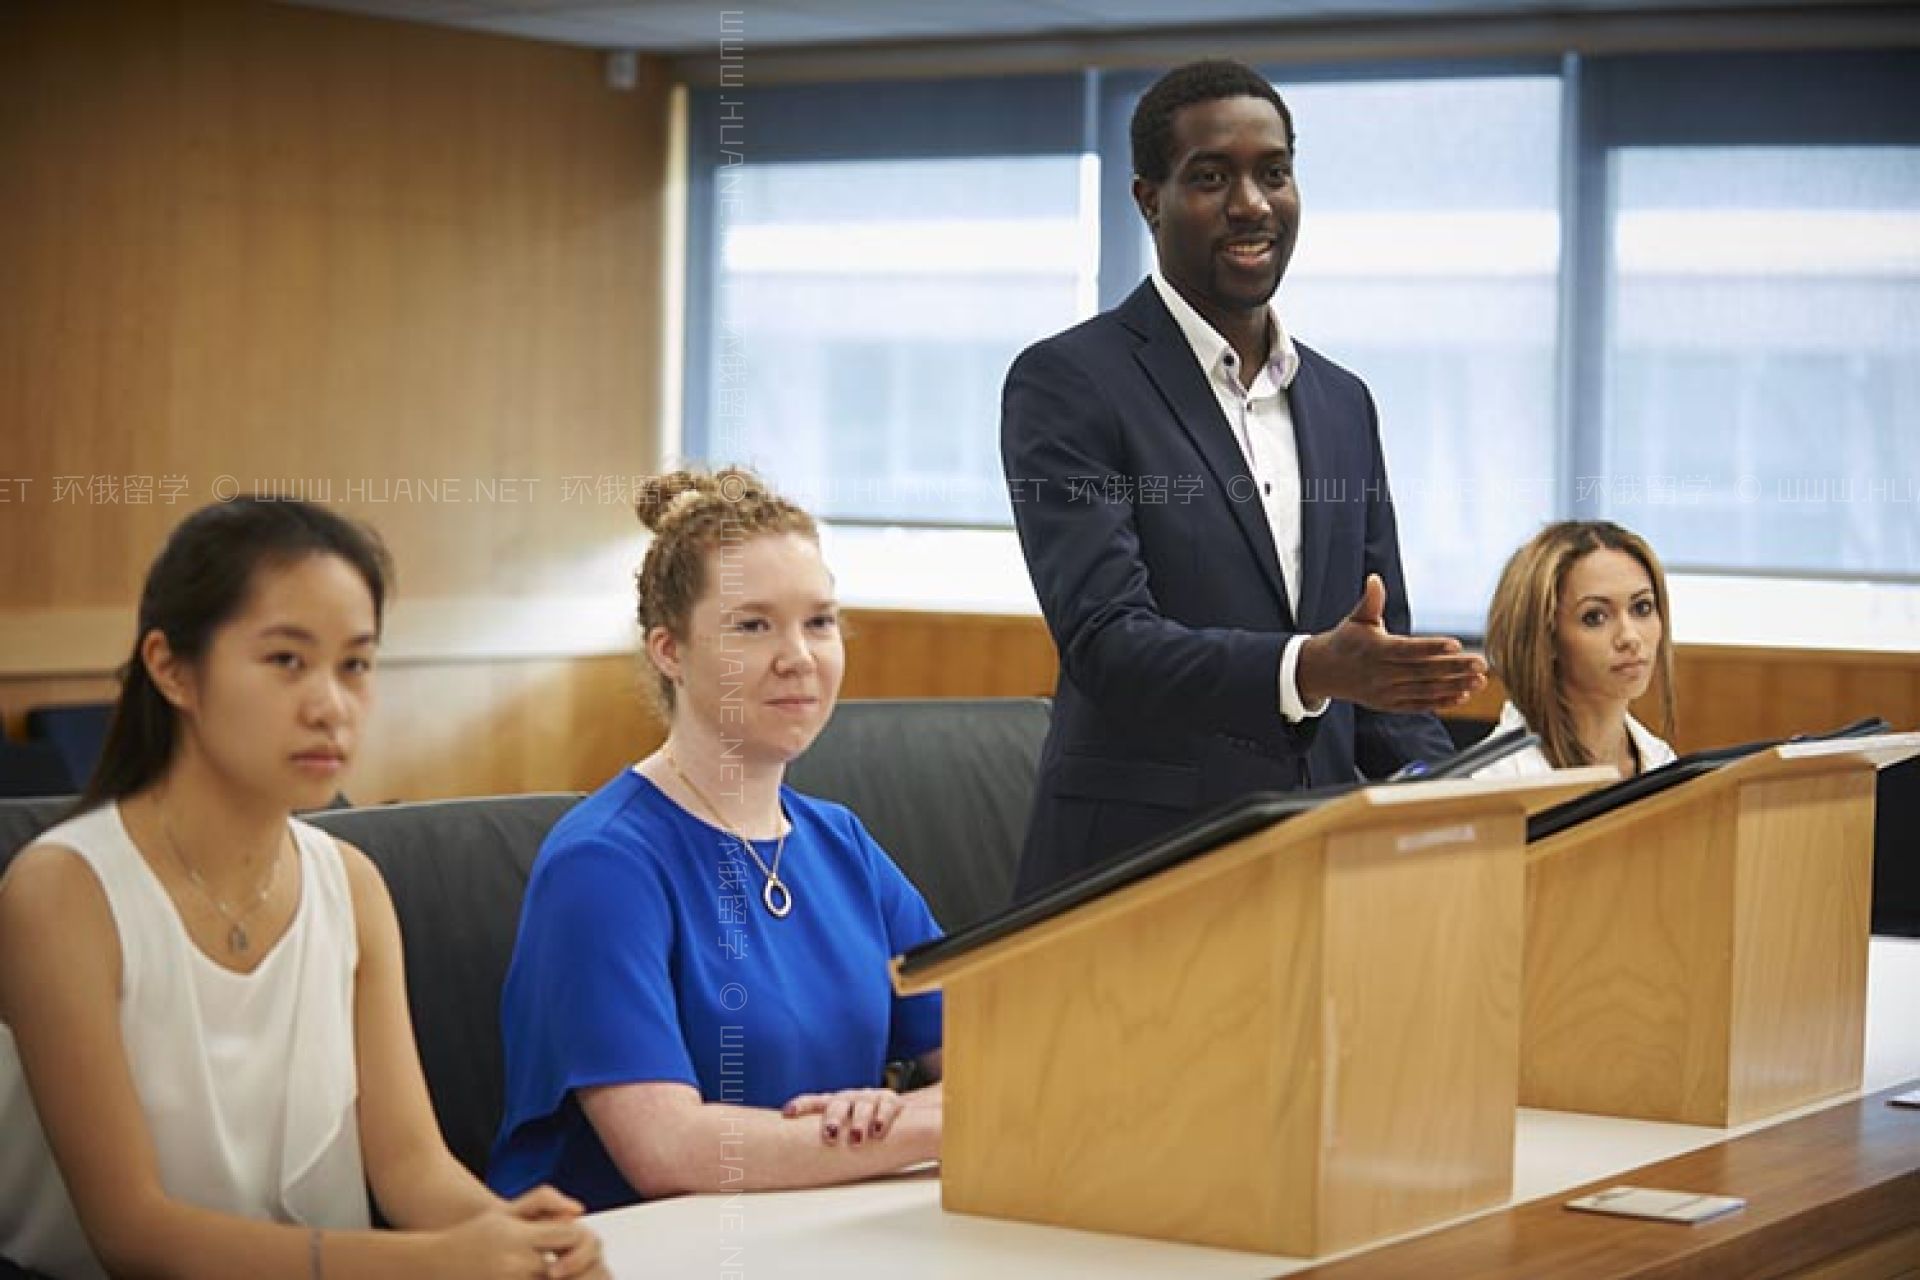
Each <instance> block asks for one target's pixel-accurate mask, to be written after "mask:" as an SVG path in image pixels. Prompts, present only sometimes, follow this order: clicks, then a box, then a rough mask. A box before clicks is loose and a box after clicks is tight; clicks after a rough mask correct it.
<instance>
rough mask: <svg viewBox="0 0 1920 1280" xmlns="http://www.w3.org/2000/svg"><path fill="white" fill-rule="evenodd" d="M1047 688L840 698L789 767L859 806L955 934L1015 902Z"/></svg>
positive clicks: (809, 787) (811, 790) (794, 780)
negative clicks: (1041, 694)
mask: <svg viewBox="0 0 1920 1280" xmlns="http://www.w3.org/2000/svg"><path fill="white" fill-rule="evenodd" d="M1047 717H1048V704H1047V700H1046V699H1045V698H977V699H976V698H926V699H918V698H915V699H875V700H872V701H850V702H843V703H841V704H840V706H839V708H838V709H837V710H835V712H834V713H833V719H832V720H830V721H829V722H828V723H827V727H826V729H825V730H823V731H822V732H821V734H820V736H819V737H818V738H817V739H815V740H814V743H813V745H812V746H811V747H809V748H808V749H807V752H806V754H805V755H803V756H801V757H800V758H799V759H797V760H795V761H794V762H793V764H792V765H790V766H789V767H788V769H787V781H788V782H789V783H790V784H792V786H793V787H794V788H795V789H796V790H799V791H803V792H805V793H806V794H808V795H814V796H819V797H821V798H823V799H827V800H837V801H839V802H840V803H841V804H844V805H846V806H847V807H848V808H850V809H852V810H853V811H854V813H856V814H858V815H859V817H860V820H861V821H862V822H863V823H865V824H866V827H867V830H869V831H871V832H872V833H873V837H874V839H876V840H878V841H879V842H880V846H881V848H883V849H885V850H886V851H887V852H888V853H889V854H891V855H892V857H893V860H894V861H895V862H896V863H898V864H899V866H900V869H901V870H902V871H904V872H905V873H906V875H907V878H908V879H909V880H911V881H913V883H914V884H915V886H917V887H918V888H919V890H920V892H921V893H922V894H923V895H924V896H925V897H926V899H927V905H928V906H929V907H930V908H931V909H932V910H933V915H934V918H935V919H936V920H938V921H939V922H940V924H941V926H942V927H943V928H945V929H946V930H947V931H948V932H953V931H955V930H958V929H964V928H965V927H967V926H968V925H970V924H973V923H975V922H977V921H980V920H983V919H985V918H987V917H988V916H991V915H993V914H995V913H996V912H999V911H1003V910H1005V909H1006V908H1007V907H1008V906H1009V905H1011V904H1012V901H1013V876H1014V871H1015V869H1016V867H1017V866H1018V864H1019V861H1020V846H1021V843H1022V841H1024V840H1025V838H1026V831H1027V817H1028V815H1029V813H1030V812H1031V810H1032V808H1033V784H1034V776H1035V774H1036V772H1037V771H1038V769H1039V763H1040V745H1041V743H1042V742H1043V741H1044V740H1045V738H1046V736H1047Z"/></svg>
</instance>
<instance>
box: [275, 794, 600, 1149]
mask: <svg viewBox="0 0 1920 1280" xmlns="http://www.w3.org/2000/svg"><path fill="white" fill-rule="evenodd" d="M579 800H580V796H579V794H578V793H566V794H558V795H524V796H500V797H494V798H488V799H479V800H439V801H433V802H430V803H423V804H396V805H385V806H381V807H378V808H367V809H335V810H329V811H327V812H325V813H317V814H312V815H309V820H310V821H311V822H312V823H313V824H314V825H315V826H317V827H322V828H325V829H326V830H328V831H330V832H332V833H333V834H334V835H336V836H338V837H340V838H341V839H343V840H347V841H349V842H351V843H352V844H354V845H357V846H358V847H359V848H361V849H362V850H364V851H365V852H366V854H367V856H368V857H369V858H370V859H372V860H373V862H374V864H375V865H376V866H377V867H379V869H380V874H381V875H382V876H384V877H385V878H386V882H387V888H388V891H389V892H390V893H391V894H392V895H393V906H394V911H395V914H397V915H398V916H399V918H400V935H401V939H402V942H403V945H404V946H405V948H406V965H407V997H408V1003H409V1004H410V1005H411V1007H412V1012H413V1033H414V1038H415V1040H416V1041H417V1042H418V1043H419V1047H420V1065H421V1067H422V1068H423V1069H424V1070H425V1072H426V1077H427V1092H428V1093H429V1094H431V1095H432V1098H433V1111H434V1115H435V1116H436V1117H437V1118H438V1119H439V1121H440V1131H441V1133H442V1134H444V1135H445V1136H446V1139H447V1147H448V1148H449V1149H450V1150H451V1151H452V1152H453V1154H454V1156H455V1157H456V1158H458V1159H459V1161H460V1163H462V1164H464V1165H466V1166H467V1168H469V1169H471V1170H473V1171H474V1172H475V1173H476V1174H484V1173H485V1170H486V1163H487V1151H488V1149H489V1148H490V1147H491V1146H492V1144H493V1135H494V1131H495V1130H496V1129H498V1128H499V1127H500V1117H501V1113H502V1110H503V1107H504V1105H505V1101H504V1100H505V1096H506V1059H505V1051H504V1049H503V1047H502V1044H501V1039H500V988H501V987H502V985H504V983H505V982H506V978H507V966H508V964H509V963H510V962H511V961H512V959H513V941H514V936H515V934H516V933H517V932H518V930H519V927H520V899H521V897H522V896H523V895H524V894H525V892H526V887H527V877H528V875H529V874H531V872H532V870H533V860H534V857H535V855H536V854H538V853H539V852H540V843H541V841H543V840H545V839H546V836H547V832H548V831H549V830H550V829H551V828H552V827H553V824H554V823H555V822H558V821H559V820H560V815H562V814H563V813H565V812H566V811H567V810H568V809H571V808H572V807H573V806H574V805H575V804H576V803H578V802H579Z"/></svg>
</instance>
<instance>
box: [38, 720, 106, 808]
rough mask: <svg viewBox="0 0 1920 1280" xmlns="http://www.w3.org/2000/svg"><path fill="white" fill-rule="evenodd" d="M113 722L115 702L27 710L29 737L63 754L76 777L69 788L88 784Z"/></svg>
mask: <svg viewBox="0 0 1920 1280" xmlns="http://www.w3.org/2000/svg"><path fill="white" fill-rule="evenodd" d="M112 722H113V704H112V703H111V702H69V703H62V704H59V705H55V706H45V707H35V708H34V709H33V710H31V711H29V712H27V740H28V741H29V742H44V743H47V744H48V745H50V746H52V747H53V749H54V750H56V751H58V752H59V753H60V758H61V759H63V760H65V761H66V762H67V773H68V775H69V776H71V777H72V779H73V784H72V786H71V787H69V788H67V789H68V790H73V789H76V788H79V787H83V786H85V785H86V782H87V779H88V778H91V777H92V776H93V766H94V765H95V763H97V762H98V761H99V759H100V749H101V747H103V746H105V745H106V741H107V726H108V725H109V724H111V723H112Z"/></svg>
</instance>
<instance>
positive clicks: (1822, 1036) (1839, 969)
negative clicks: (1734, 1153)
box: [1520, 733, 1920, 1125]
mask: <svg viewBox="0 0 1920 1280" xmlns="http://www.w3.org/2000/svg"><path fill="white" fill-rule="evenodd" d="M1916 753H1920V733H1902V734H1885V735H1881V736H1879V737H1874V738H1856V739H1843V740H1839V741H1833V742H1813V743H1799V744H1788V745H1784V746H1779V747H1775V748H1773V749H1771V750H1769V751H1765V752H1761V753H1758V754H1756V755H1752V756H1749V757H1747V758H1746V759H1744V760H1740V761H1738V762H1736V763H1733V764H1729V765H1725V766H1723V767H1721V768H1719V769H1717V770H1715V771H1714V772H1712V773H1710V774H1706V775H1704V776H1702V777H1700V778H1696V779H1693V780H1691V781H1688V782H1684V783H1681V784H1680V785H1678V786H1676V787H1673V788H1672V789H1670V790H1668V791H1664V792H1661V793H1659V794H1657V795H1654V796H1650V797H1648V798H1646V799H1644V800H1641V801H1639V802H1637V803H1634V804H1630V805H1627V806H1625V807H1623V808H1621V809H1619V810H1618V811H1616V812H1614V813H1610V814H1606V815H1603V816H1601V817H1598V818H1594V819H1592V820H1590V821H1587V822H1585V823H1582V824H1580V825H1579V826H1576V827H1571V828H1569V829H1567V830H1565V831H1562V832H1560V833H1558V834H1556V835H1553V836H1550V837H1547V838H1545V839H1543V840H1540V841H1538V842H1536V843H1535V844H1534V845H1533V846H1532V847H1531V848H1530V849H1529V850H1528V852H1527V860H1526V861H1527V935H1526V961H1525V967H1524V979H1523V999H1522V1006H1521V1074H1520V1102H1521V1105H1522V1106H1528V1107H1544V1108H1549V1109H1552V1110H1558V1111H1588V1112H1598V1113H1600V1114H1603V1115H1613V1116H1630V1117H1636V1118H1640V1119H1646V1120H1666V1121H1675V1122H1679V1123H1683V1124H1701V1125H1738V1124H1744V1123H1746V1122H1747V1121H1750V1120H1755V1119H1759V1118H1761V1117H1764V1116H1769V1115H1775V1114H1777V1113H1779V1112H1782V1111H1785V1110H1788V1109H1790V1108H1793V1107H1797V1106H1800V1105H1803V1104H1806V1103H1810V1102H1815V1101H1818V1100H1820V1099H1822V1098H1830V1097H1833V1096H1834V1095H1836V1094H1843V1093H1847V1092H1849V1091H1851V1090H1854V1089H1858V1088H1859V1087H1860V1070H1861V1059H1862V1054H1863V1052H1864V1048H1863V1046H1864V1042H1865V1034H1866V983H1867V936H1868V913H1869V908H1870V906H1871V888H1872V879H1873V804H1874V773H1875V770H1876V769H1877V768H1880V767H1884V766H1885V765H1888V764H1892V763H1895V762H1897V761H1899V760H1903V759H1906V758H1907V757H1908V756H1911V755H1914V754H1916Z"/></svg>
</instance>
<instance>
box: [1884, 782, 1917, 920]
mask: <svg viewBox="0 0 1920 1280" xmlns="http://www.w3.org/2000/svg"><path fill="white" fill-rule="evenodd" d="M1873 931H1874V932H1875V933H1892V934H1899V935H1901V936H1903V937H1908V938H1920V756H1916V757H1915V758H1913V759H1912V760H1903V761H1901V762H1900V763H1899V764H1896V765H1891V766H1889V767H1887V768H1885V769H1882V770H1881V771H1880V779H1879V796H1878V799H1877V801H1876V804H1875V807H1874V817H1873Z"/></svg>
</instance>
